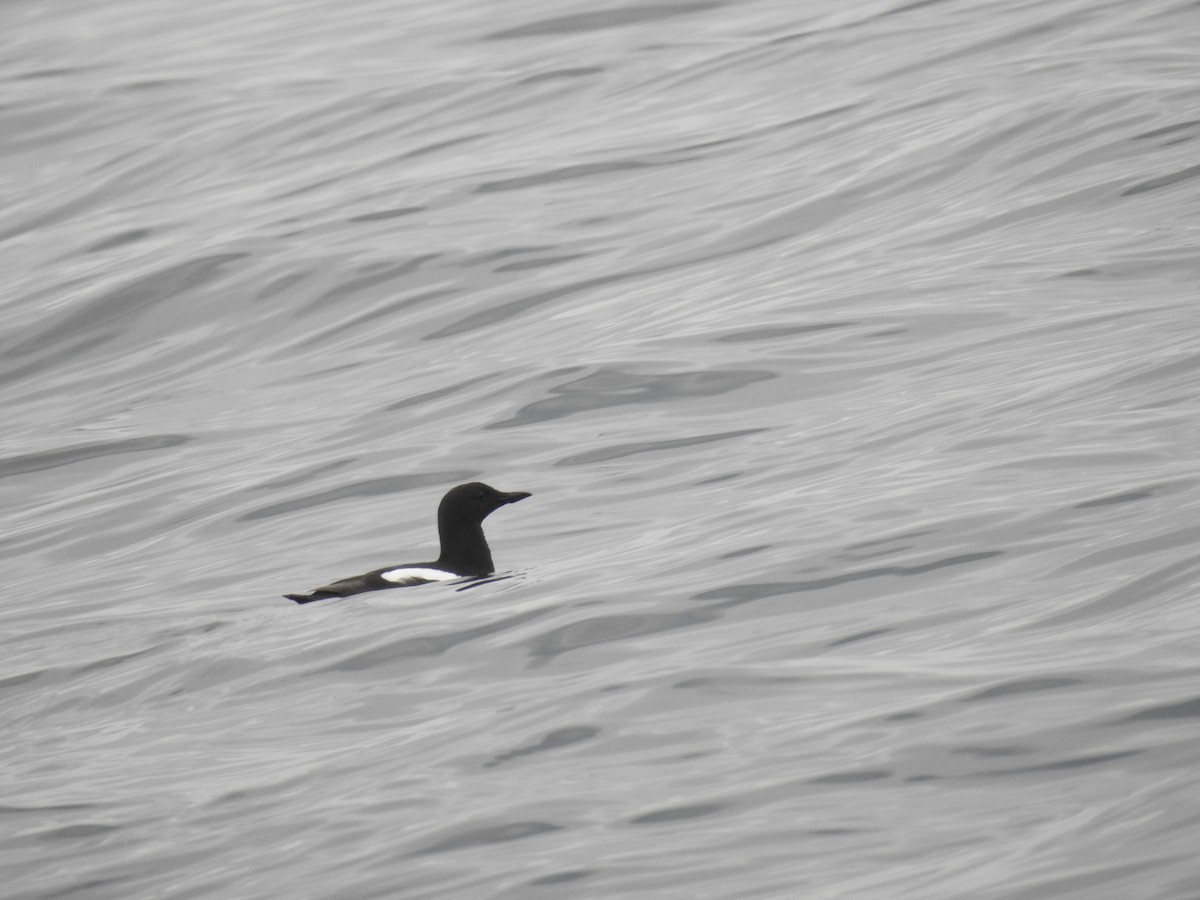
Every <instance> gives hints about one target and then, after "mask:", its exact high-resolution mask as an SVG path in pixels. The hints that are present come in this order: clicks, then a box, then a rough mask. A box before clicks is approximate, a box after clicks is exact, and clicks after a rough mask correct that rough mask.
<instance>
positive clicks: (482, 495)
mask: <svg viewBox="0 0 1200 900" xmlns="http://www.w3.org/2000/svg"><path fill="white" fill-rule="evenodd" d="M486 496H487V491H480V492H479V493H478V494H476V495H475V499H476V500H482V499H483V498H484V497H486Z"/></svg>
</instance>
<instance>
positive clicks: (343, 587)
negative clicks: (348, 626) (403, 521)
mask: <svg viewBox="0 0 1200 900" xmlns="http://www.w3.org/2000/svg"><path fill="white" fill-rule="evenodd" d="M528 496H530V495H529V494H528V493H526V492H525V491H511V492H509V493H505V492H504V491H498V490H496V489H495V488H494V487H490V486H488V485H486V484H483V483H482V482H479V481H473V482H471V483H470V484H460V485H459V486H458V487H454V488H451V489H450V490H449V491H448V492H447V493H446V496H445V497H443V498H442V502H441V503H440V504H439V505H438V537H439V539H440V540H441V544H442V552H441V555H440V556H439V557H438V558H437V561H436V562H428V563H407V564H405V565H399V566H387V567H386V568H383V569H376V570H375V571H374V572H368V573H367V574H365V575H354V576H352V577H350V578H339V579H338V580H337V581H333V582H330V583H329V584H327V585H325V586H324V587H319V588H315V589H314V590H311V591H309V592H308V593H307V594H284V595H283V596H285V597H287V599H289V600H295V601H296V602H297V603H312V602H313V601H314V600H327V599H329V598H330V597H349V596H351V595H352V594H361V593H363V592H364V591H378V590H382V589H384V588H394V587H408V586H409V585H414V584H426V583H427V582H430V581H453V580H454V579H455V578H463V577H471V576H481V575H491V574H492V573H493V572H494V571H496V567H495V565H494V564H493V563H492V551H491V550H489V549H488V545H487V539H486V538H485V537H484V536H483V520H484V519H486V518H487V517H488V516H489V515H491V514H492V513H494V512H495V511H496V510H498V509H499V508H500V507H502V506H505V505H507V504H509V503H516V502H517V501H518V500H524V499H525V498H526V497H528Z"/></svg>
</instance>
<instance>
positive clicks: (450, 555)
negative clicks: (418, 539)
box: [438, 516, 496, 575]
mask: <svg viewBox="0 0 1200 900" xmlns="http://www.w3.org/2000/svg"><path fill="white" fill-rule="evenodd" d="M438 537H439V539H440V540H441V542H442V555H441V556H439V557H438V563H439V564H441V565H444V566H448V567H450V568H452V569H454V570H455V571H458V572H461V573H462V574H464V575H491V574H492V572H494V571H495V570H496V567H495V566H494V565H493V564H492V551H491V550H489V549H488V545H487V539H486V538H484V536H483V526H482V525H480V524H478V523H476V524H466V525H464V524H463V523H461V522H458V523H451V522H446V521H443V520H442V518H441V517H440V516H439V517H438Z"/></svg>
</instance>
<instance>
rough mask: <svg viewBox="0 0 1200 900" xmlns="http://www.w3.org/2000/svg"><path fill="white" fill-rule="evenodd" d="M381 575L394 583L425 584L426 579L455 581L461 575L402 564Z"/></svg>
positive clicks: (385, 579) (380, 574)
mask: <svg viewBox="0 0 1200 900" xmlns="http://www.w3.org/2000/svg"><path fill="white" fill-rule="evenodd" d="M379 577H380V578H382V579H383V580H384V581H390V582H391V583H392V584H424V583H425V582H426V581H453V580H454V579H456V578H460V577H461V576H459V575H455V574H454V573H453V572H444V571H442V570H441V569H422V568H420V567H417V566H401V567H400V568H399V569H388V570H387V571H386V572H380V573H379Z"/></svg>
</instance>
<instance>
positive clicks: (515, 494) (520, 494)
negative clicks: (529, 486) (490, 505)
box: [500, 491, 533, 505]
mask: <svg viewBox="0 0 1200 900" xmlns="http://www.w3.org/2000/svg"><path fill="white" fill-rule="evenodd" d="M500 496H501V498H502V499H501V500H500V503H501V505H503V504H505V503H516V502H517V501H518V500H524V499H525V498H526V497H532V496H533V494H530V493H528V492H527V491H512V492H511V493H508V494H501V495H500Z"/></svg>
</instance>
